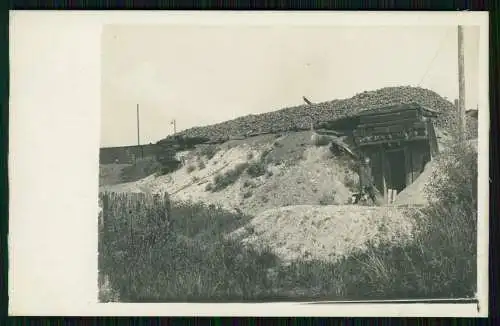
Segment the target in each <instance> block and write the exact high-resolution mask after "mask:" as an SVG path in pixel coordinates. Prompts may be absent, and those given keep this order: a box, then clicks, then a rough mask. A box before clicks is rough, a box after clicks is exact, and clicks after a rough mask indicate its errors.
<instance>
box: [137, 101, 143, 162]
mask: <svg viewBox="0 0 500 326" xmlns="http://www.w3.org/2000/svg"><path fill="white" fill-rule="evenodd" d="M137 147H138V148H139V149H140V150H141V158H144V150H143V148H142V146H141V140H140V131H139V104H137Z"/></svg>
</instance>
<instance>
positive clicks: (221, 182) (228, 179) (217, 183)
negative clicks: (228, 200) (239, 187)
mask: <svg viewBox="0 0 500 326" xmlns="http://www.w3.org/2000/svg"><path fill="white" fill-rule="evenodd" d="M248 166H249V165H248V163H240V164H238V165H236V166H235V167H234V168H233V169H231V170H229V171H226V172H225V173H224V174H217V175H216V176H215V177H214V183H213V187H212V188H211V191H213V192H216V191H220V190H222V189H225V188H227V187H228V186H230V185H232V184H233V183H235V182H236V181H237V180H238V178H239V177H240V175H241V174H242V173H243V172H245V170H246V169H247V168H248Z"/></svg>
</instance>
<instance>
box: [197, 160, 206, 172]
mask: <svg viewBox="0 0 500 326" xmlns="http://www.w3.org/2000/svg"><path fill="white" fill-rule="evenodd" d="M205 167H206V166H205V163H204V162H203V161H199V162H198V169H199V170H203V169H204V168H205Z"/></svg>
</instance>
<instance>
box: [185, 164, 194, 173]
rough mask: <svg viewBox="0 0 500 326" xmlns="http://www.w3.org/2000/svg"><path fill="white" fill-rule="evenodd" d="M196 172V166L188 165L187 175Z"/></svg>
mask: <svg viewBox="0 0 500 326" xmlns="http://www.w3.org/2000/svg"><path fill="white" fill-rule="evenodd" d="M194 170H196V166H194V165H188V167H187V173H191V172H193V171H194Z"/></svg>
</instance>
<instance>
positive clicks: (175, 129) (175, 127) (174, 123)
mask: <svg viewBox="0 0 500 326" xmlns="http://www.w3.org/2000/svg"><path fill="white" fill-rule="evenodd" d="M170 124H172V125H174V135H175V134H176V133H177V125H176V121H175V119H173V120H172V122H170Z"/></svg>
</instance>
